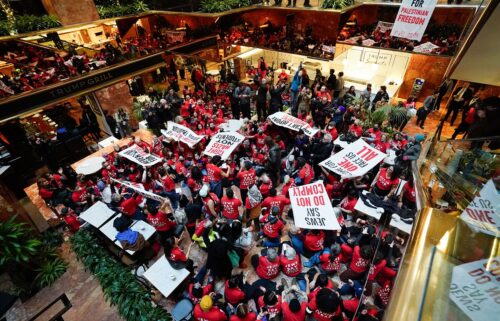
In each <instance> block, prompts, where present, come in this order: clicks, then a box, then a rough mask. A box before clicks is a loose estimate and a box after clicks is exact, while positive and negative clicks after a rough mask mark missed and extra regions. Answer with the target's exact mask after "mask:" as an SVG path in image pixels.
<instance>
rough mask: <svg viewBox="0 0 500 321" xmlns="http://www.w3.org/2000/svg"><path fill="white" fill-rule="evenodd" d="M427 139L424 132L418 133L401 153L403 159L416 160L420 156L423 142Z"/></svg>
mask: <svg viewBox="0 0 500 321" xmlns="http://www.w3.org/2000/svg"><path fill="white" fill-rule="evenodd" d="M424 140H425V136H424V135H423V134H416V135H415V138H414V140H413V142H412V143H411V144H407V148H406V150H405V151H404V152H403V154H402V155H401V159H402V160H403V161H410V162H411V161H416V160H417V159H418V157H419V156H420V151H421V150H422V146H421V144H422V142H423V141H424Z"/></svg>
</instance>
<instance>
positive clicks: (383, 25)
mask: <svg viewBox="0 0 500 321" xmlns="http://www.w3.org/2000/svg"><path fill="white" fill-rule="evenodd" d="M393 25H394V24H393V23H390V22H385V21H379V22H378V23H377V27H375V30H377V29H378V31H380V32H386V31H387V30H392V26H393Z"/></svg>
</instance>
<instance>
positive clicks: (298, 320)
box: [281, 301, 307, 321]
mask: <svg viewBox="0 0 500 321" xmlns="http://www.w3.org/2000/svg"><path fill="white" fill-rule="evenodd" d="M281 308H282V310H283V320H286V321H304V320H305V319H306V308H307V302H306V301H304V302H302V303H301V304H300V311H299V312H292V311H290V306H289V305H288V302H283V304H282V305H281Z"/></svg>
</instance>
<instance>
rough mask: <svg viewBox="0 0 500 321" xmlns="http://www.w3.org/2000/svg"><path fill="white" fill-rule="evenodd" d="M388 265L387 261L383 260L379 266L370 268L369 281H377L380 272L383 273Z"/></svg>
mask: <svg viewBox="0 0 500 321" xmlns="http://www.w3.org/2000/svg"><path fill="white" fill-rule="evenodd" d="M386 264H387V261H386V260H381V261H380V262H379V263H378V264H377V265H372V266H370V272H368V280H371V281H373V280H375V278H376V277H377V275H378V274H379V272H380V271H382V269H383V268H384V267H385V266H386Z"/></svg>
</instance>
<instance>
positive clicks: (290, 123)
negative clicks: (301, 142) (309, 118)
mask: <svg viewBox="0 0 500 321" xmlns="http://www.w3.org/2000/svg"><path fill="white" fill-rule="evenodd" d="M267 118H269V119H270V120H271V121H272V122H273V123H274V124H275V125H278V126H281V127H285V128H288V129H291V130H295V131H297V132H298V131H299V130H301V129H302V131H303V132H304V134H306V135H307V136H309V137H312V136H314V135H315V134H316V133H317V132H318V131H319V129H318V128H313V127H311V125H309V124H308V123H306V122H305V121H302V120H300V119H298V118H296V117H293V116H292V115H289V114H287V113H284V112H282V111H279V112H277V113H274V114H272V115H269V116H268V117H267Z"/></svg>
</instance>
